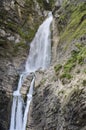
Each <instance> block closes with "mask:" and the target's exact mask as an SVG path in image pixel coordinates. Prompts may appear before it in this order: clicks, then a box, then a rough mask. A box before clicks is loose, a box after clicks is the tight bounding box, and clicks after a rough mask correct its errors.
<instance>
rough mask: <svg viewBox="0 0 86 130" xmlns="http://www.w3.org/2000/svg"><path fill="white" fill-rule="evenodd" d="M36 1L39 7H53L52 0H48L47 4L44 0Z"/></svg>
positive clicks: (48, 8)
mask: <svg viewBox="0 0 86 130" xmlns="http://www.w3.org/2000/svg"><path fill="white" fill-rule="evenodd" d="M37 2H38V3H39V4H40V7H41V8H43V9H45V10H52V8H53V7H54V3H55V1H54V0H49V4H47V2H46V1H45V0H37Z"/></svg>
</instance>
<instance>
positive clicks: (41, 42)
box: [9, 13, 53, 130]
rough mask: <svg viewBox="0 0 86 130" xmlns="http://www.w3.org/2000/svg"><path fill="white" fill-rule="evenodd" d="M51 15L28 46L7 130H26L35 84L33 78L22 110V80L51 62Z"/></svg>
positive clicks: (14, 94) (46, 66)
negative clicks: (23, 70) (23, 69)
mask: <svg viewBox="0 0 86 130" xmlns="http://www.w3.org/2000/svg"><path fill="white" fill-rule="evenodd" d="M52 19H53V17H52V14H51V13H49V16H48V18H47V19H46V20H45V21H44V22H43V24H42V25H40V27H39V29H38V31H37V33H36V35H35V38H34V39H33V41H32V42H31V45H30V53H29V56H28V58H27V61H26V65H25V72H24V73H22V74H21V75H20V79H19V83H18V88H17V90H16V91H15V92H14V93H13V104H12V112H11V122H10V129H9V130H26V124H27V117H28V112H29V107H30V103H31V101H32V95H33V87H34V82H35V76H34V75H33V79H32V82H31V85H30V89H29V92H28V94H27V102H26V106H25V110H24V112H23V108H24V101H23V98H22V96H21V94H20V90H21V87H22V84H23V81H24V79H25V78H26V77H27V76H28V75H29V74H30V73H31V72H33V73H35V71H36V70H38V69H40V68H41V69H46V68H48V67H49V65H50V60H51V31H50V25H51V22H52Z"/></svg>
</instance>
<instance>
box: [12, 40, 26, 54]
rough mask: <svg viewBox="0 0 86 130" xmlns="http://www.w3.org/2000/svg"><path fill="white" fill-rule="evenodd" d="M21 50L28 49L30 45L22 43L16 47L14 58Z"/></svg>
mask: <svg viewBox="0 0 86 130" xmlns="http://www.w3.org/2000/svg"><path fill="white" fill-rule="evenodd" d="M20 48H23V49H26V50H27V49H28V45H27V44H25V42H23V41H21V42H19V43H17V44H15V45H14V50H13V56H16V55H17V54H18V52H19V50H20Z"/></svg>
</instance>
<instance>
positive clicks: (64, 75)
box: [60, 72, 72, 79]
mask: <svg viewBox="0 0 86 130" xmlns="http://www.w3.org/2000/svg"><path fill="white" fill-rule="evenodd" d="M60 78H61V79H63V78H67V79H71V78H72V75H71V74H69V73H66V72H64V73H63V74H62V75H60Z"/></svg>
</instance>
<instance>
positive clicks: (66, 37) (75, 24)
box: [59, 2, 86, 43]
mask: <svg viewBox="0 0 86 130" xmlns="http://www.w3.org/2000/svg"><path fill="white" fill-rule="evenodd" d="M64 6H65V11H64V13H62V14H61V15H60V18H59V22H61V23H62V24H63V25H61V26H60V31H61V29H62V31H61V33H60V35H61V39H60V42H63V41H66V42H68V43H70V42H71V41H72V40H73V39H79V38H80V37H81V36H83V35H86V3H85V2H81V3H79V4H77V5H74V4H68V5H67V4H64ZM66 10H67V11H66ZM69 17H70V18H69ZM67 18H68V19H70V20H69V21H68V20H67ZM66 25H67V26H66ZM64 26H65V28H64ZM63 28H64V29H63Z"/></svg>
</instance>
